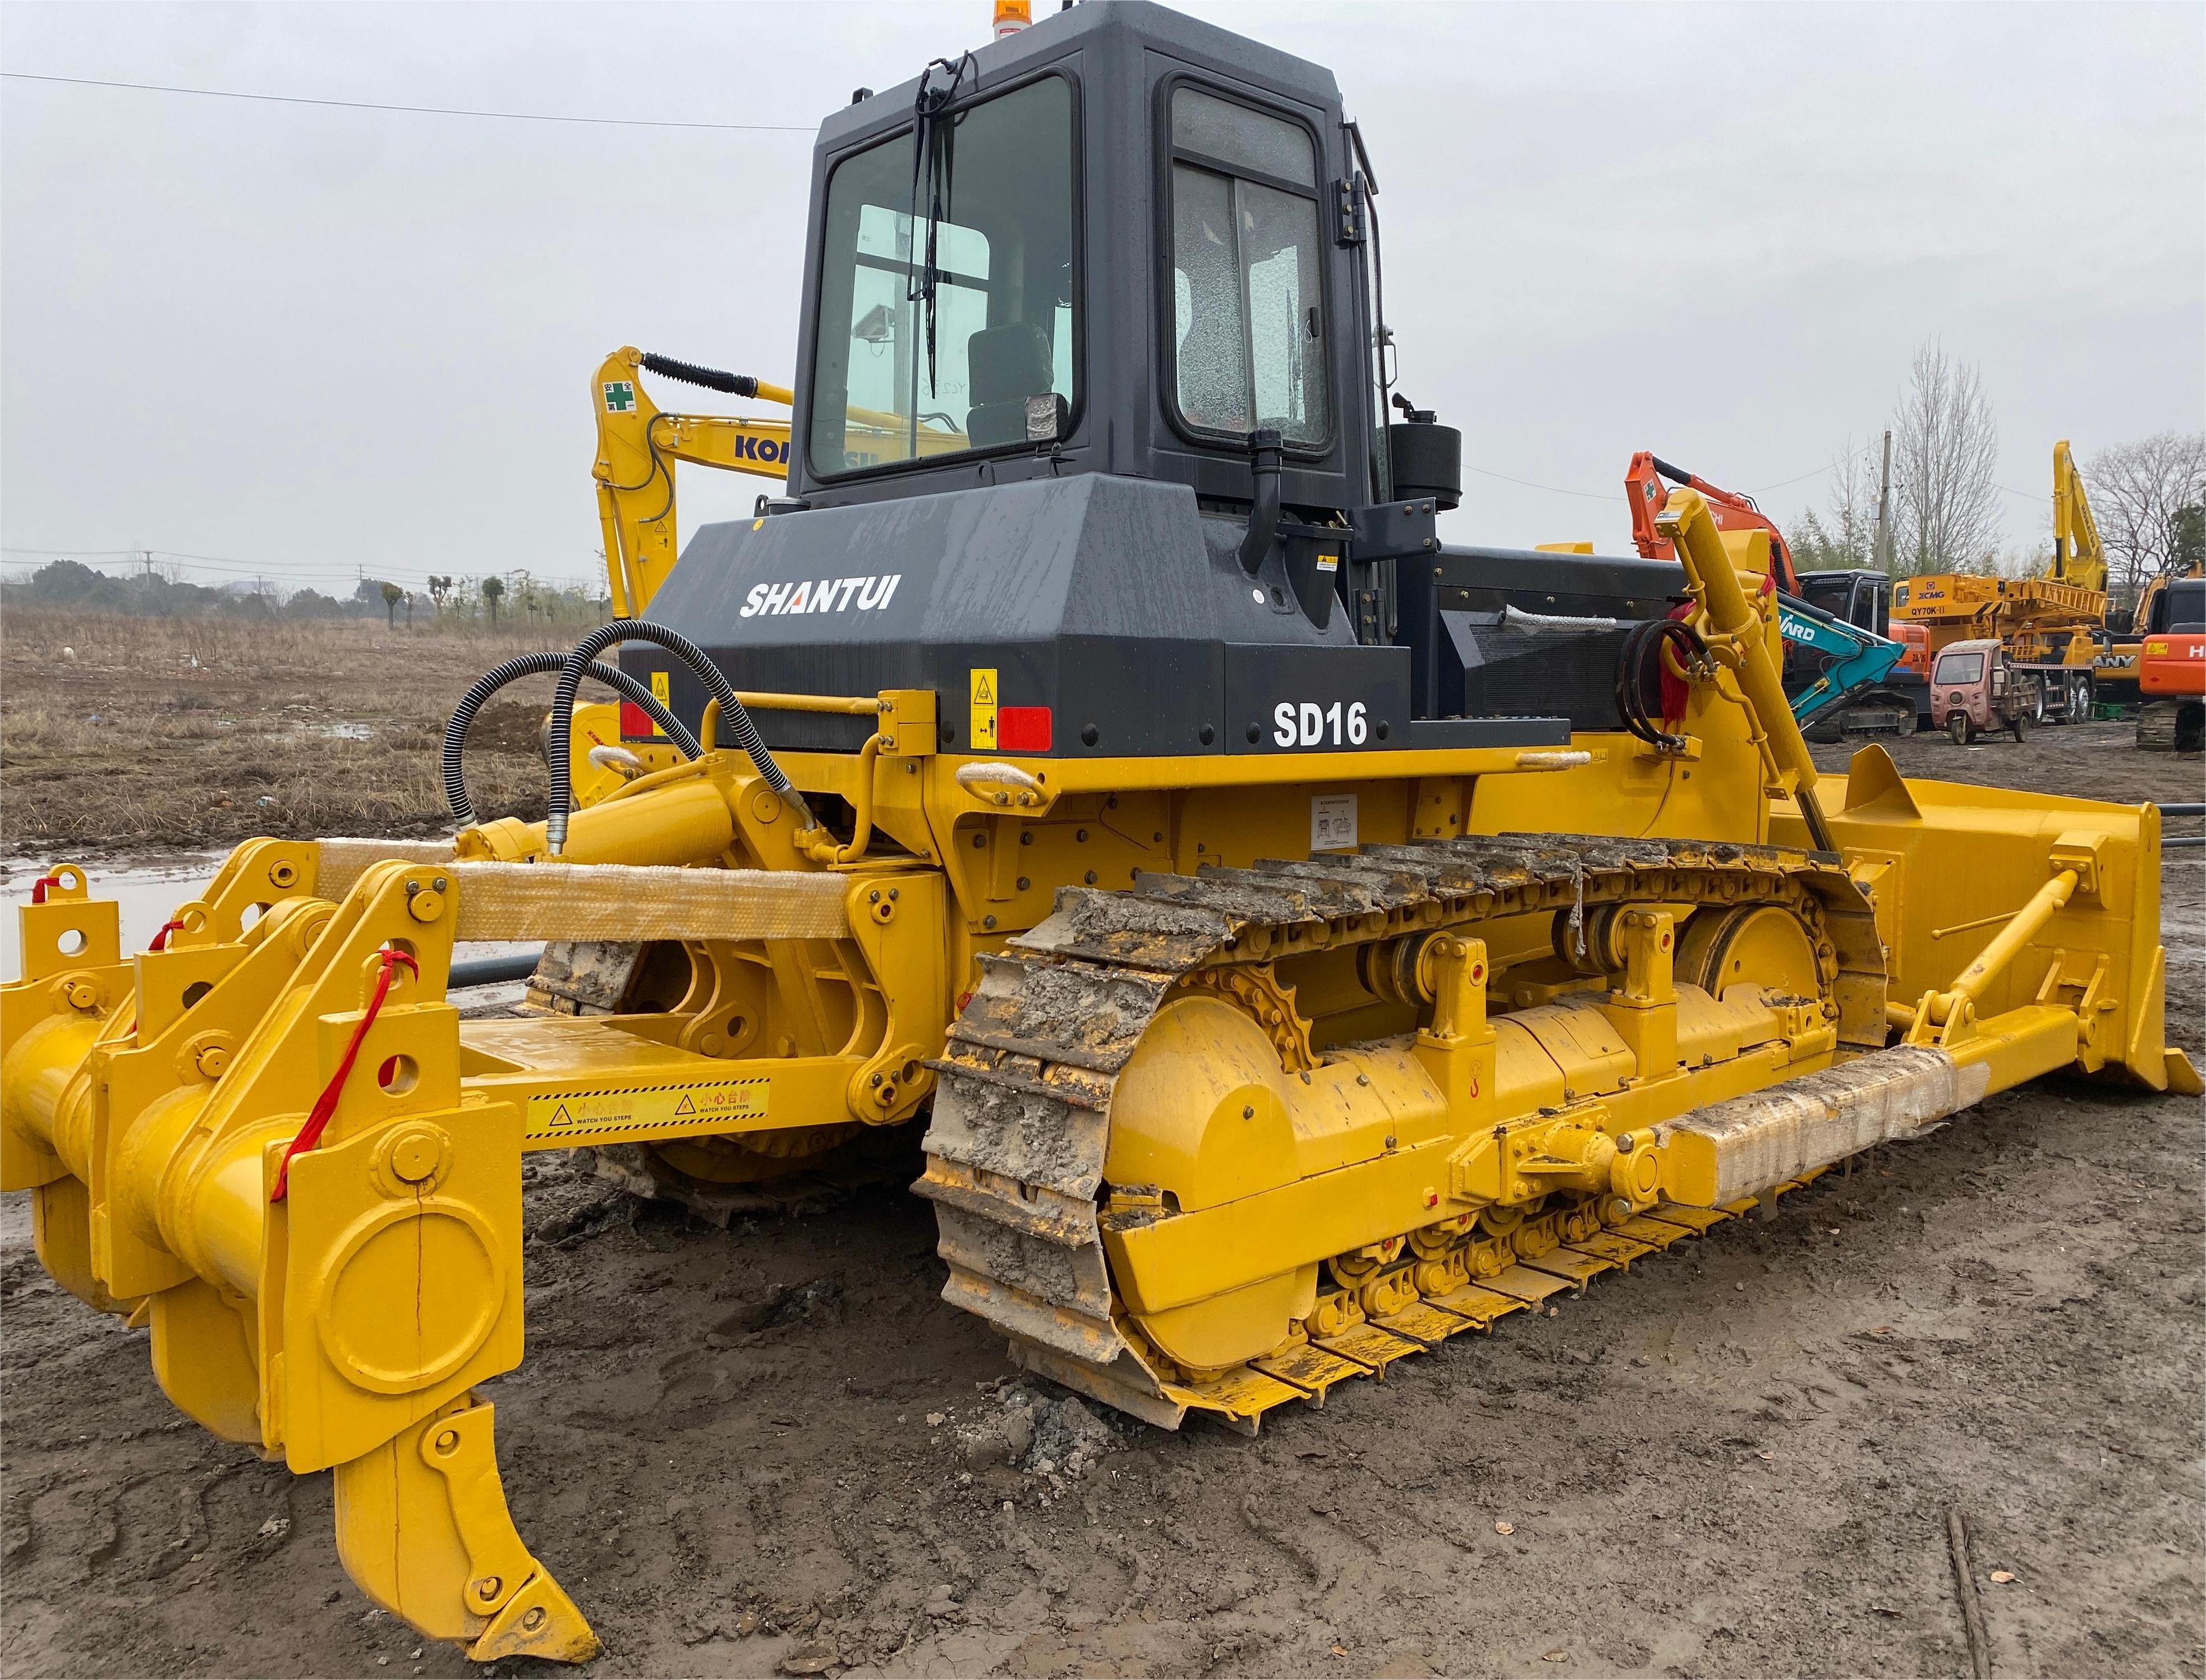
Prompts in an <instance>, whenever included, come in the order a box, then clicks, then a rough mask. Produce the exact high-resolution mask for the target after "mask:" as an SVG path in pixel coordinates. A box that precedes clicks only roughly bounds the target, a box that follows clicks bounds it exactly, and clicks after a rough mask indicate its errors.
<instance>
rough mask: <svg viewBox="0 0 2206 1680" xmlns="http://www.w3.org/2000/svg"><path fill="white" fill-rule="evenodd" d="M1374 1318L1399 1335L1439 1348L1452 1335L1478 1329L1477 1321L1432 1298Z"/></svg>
mask: <svg viewBox="0 0 2206 1680" xmlns="http://www.w3.org/2000/svg"><path fill="white" fill-rule="evenodd" d="M1372 1322H1373V1323H1374V1324H1377V1325H1378V1326H1379V1328H1380V1329H1381V1330H1387V1331H1390V1332H1391V1333H1392V1334H1393V1335H1396V1336H1407V1337H1409V1338H1410V1341H1412V1342H1423V1343H1424V1344H1425V1345H1426V1346H1427V1347H1428V1348H1437V1347H1439V1346H1440V1343H1441V1342H1445V1341H1446V1340H1447V1339H1448V1337H1450V1336H1460V1335H1461V1334H1462V1333H1463V1332H1464V1330H1476V1329H1477V1328H1478V1325H1477V1323H1476V1320H1474V1319H1470V1318H1458V1317H1457V1316H1456V1315H1455V1314H1454V1313H1452V1312H1446V1311H1445V1310H1443V1309H1442V1308H1440V1307H1438V1306H1434V1305H1433V1304H1432V1303H1431V1302H1430V1301H1423V1300H1421V1301H1416V1302H1414V1303H1412V1304H1411V1305H1410V1306H1405V1307H1404V1308H1403V1309H1402V1310H1401V1311H1400V1312H1389V1313H1388V1314H1387V1315H1386V1317H1385V1318H1374V1320H1372Z"/></svg>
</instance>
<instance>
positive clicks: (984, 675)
mask: <svg viewBox="0 0 2206 1680" xmlns="http://www.w3.org/2000/svg"><path fill="white" fill-rule="evenodd" d="M969 674H970V676H971V679H972V685H973V750H974V751H975V752H993V751H994V750H996V691H997V683H996V673H995V672H994V671H993V669H991V670H987V671H983V670H981V669H980V668H979V667H972V668H971V670H970V673H969Z"/></svg>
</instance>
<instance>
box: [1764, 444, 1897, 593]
mask: <svg viewBox="0 0 2206 1680" xmlns="http://www.w3.org/2000/svg"><path fill="white" fill-rule="evenodd" d="M1830 470H1831V490H1830V497H1829V501H1828V505H1829V508H1830V519H1829V521H1828V522H1827V523H1826V521H1825V520H1824V518H1823V517H1822V516H1821V514H1819V513H1817V512H1816V511H1815V509H1814V508H1812V507H1811V508H1804V509H1803V510H1802V511H1801V513H1800V517H1799V519H1798V521H1797V522H1796V523H1791V524H1788V525H1786V527H1785V537H1786V542H1787V543H1788V544H1790V545H1791V547H1792V559H1793V564H1794V565H1797V566H1798V567H1799V569H1800V570H1801V571H1859V570H1861V569H1862V568H1863V567H1865V566H1873V565H1875V564H1876V491H1877V480H1878V475H1879V473H1880V472H1881V461H1880V460H1879V458H1878V454H1877V445H1875V444H1870V445H1866V446H1864V447H1863V448H1860V449H1857V448H1855V447H1854V440H1853V439H1851V438H1848V439H1846V446H1845V450H1844V451H1841V452H1840V453H1839V455H1838V456H1837V457H1835V458H1833V461H1832V463H1831V468H1830Z"/></svg>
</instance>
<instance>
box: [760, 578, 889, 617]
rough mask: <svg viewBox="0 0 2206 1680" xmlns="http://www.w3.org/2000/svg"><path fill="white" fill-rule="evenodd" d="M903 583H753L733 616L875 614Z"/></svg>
mask: <svg viewBox="0 0 2206 1680" xmlns="http://www.w3.org/2000/svg"><path fill="white" fill-rule="evenodd" d="M902 582H903V573H902V572H900V571H892V572H891V573H889V574H888V575H887V576H886V577H821V578H817V579H814V578H802V579H797V580H792V581H791V582H789V583H754V584H752V585H751V590H750V593H749V594H748V595H745V596H744V597H743V610H742V612H741V613H737V614H736V617H737V618H742V619H755V618H758V617H760V615H761V614H763V613H847V612H849V611H850V609H851V607H854V606H855V607H856V608H857V610H858V611H859V612H861V613H878V612H879V611H880V610H881V609H882V608H883V607H886V606H887V605H888V604H889V597H890V596H891V595H894V594H895V593H896V587H897V584H898V583H902Z"/></svg>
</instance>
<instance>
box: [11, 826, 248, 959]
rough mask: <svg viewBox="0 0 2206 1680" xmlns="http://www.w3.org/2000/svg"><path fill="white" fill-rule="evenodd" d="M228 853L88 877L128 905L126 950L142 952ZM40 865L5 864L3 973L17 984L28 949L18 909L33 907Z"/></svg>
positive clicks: (95, 888)
mask: <svg viewBox="0 0 2206 1680" xmlns="http://www.w3.org/2000/svg"><path fill="white" fill-rule="evenodd" d="M228 855H229V854H228V853H227V852H181V853H179V854H177V855H176V857H174V858H164V859H163V860H162V861H161V862H160V863H158V864H137V865H134V866H133V867H130V868H128V869H107V870H103V869H99V868H97V867H95V866H92V865H89V864H87V865H86V868H85V871H84V872H85V876H86V880H88V881H89V882H91V884H92V897H94V898H96V899H113V900H115V901H116V903H117V904H118V905H119V906H122V948H123V949H124V950H125V951H142V950H144V949H145V948H146V945H147V943H148V942H151V940H152V937H153V936H154V935H155V934H156V933H158V931H160V927H161V924H162V923H164V922H165V921H167V920H168V919H169V916H170V912H172V911H174V910H175V909H176V906H178V905H180V904H182V903H185V902H186V901H187V900H191V899H195V898H197V897H199V896H200V894H201V893H203V892H205V891H206V885H207V883H208V882H210V881H212V880H213V879H214V872H215V870H218V869H219V868H220V867H221V866H222V860H223V859H224V858H225V857H227V856H228ZM38 878H39V865H38V864H15V863H11V864H0V902H4V903H5V905H6V906H7V908H6V910H5V912H0V975H4V976H5V977H6V978H9V979H10V980H13V979H15V978H18V977H19V976H20V975H21V972H22V945H21V939H20V937H19V936H18V932H17V929H16V926H15V906H17V905H19V904H27V903H29V902H30V898H31V883H32V882H34V881H36V880H37V879H38Z"/></svg>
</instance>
